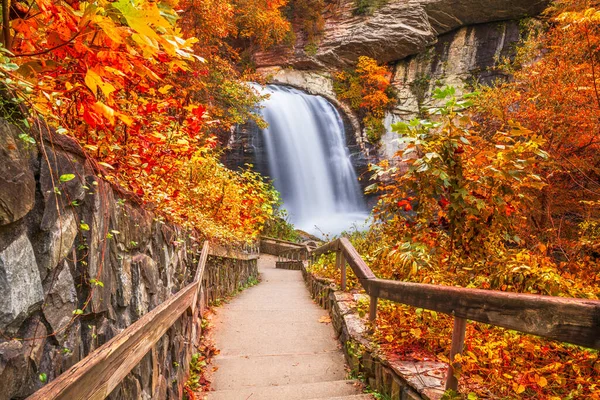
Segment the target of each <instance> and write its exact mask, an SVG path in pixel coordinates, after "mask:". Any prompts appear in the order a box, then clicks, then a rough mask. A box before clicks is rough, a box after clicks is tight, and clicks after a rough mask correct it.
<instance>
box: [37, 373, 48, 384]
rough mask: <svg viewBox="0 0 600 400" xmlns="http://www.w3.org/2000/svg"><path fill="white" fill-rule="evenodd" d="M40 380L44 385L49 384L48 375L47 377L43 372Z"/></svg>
mask: <svg viewBox="0 0 600 400" xmlns="http://www.w3.org/2000/svg"><path fill="white" fill-rule="evenodd" d="M38 378H39V379H40V382H42V383H46V382H48V375H46V373H45V372H42V373H41V374H39V375H38Z"/></svg>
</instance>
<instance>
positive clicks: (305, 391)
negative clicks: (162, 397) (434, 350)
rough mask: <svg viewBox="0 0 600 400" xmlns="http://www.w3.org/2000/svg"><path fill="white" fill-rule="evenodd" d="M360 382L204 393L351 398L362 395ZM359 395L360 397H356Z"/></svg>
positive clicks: (229, 397) (210, 397)
mask: <svg viewBox="0 0 600 400" xmlns="http://www.w3.org/2000/svg"><path fill="white" fill-rule="evenodd" d="M360 392H361V386H360V383H358V382H357V381H354V380H340V381H326V382H315V383H302V384H296V385H283V386H263V387H247V388H243V389H235V390H219V391H216V392H209V393H204V396H205V397H204V399H206V400H245V399H249V400H305V399H349V400H363V399H372V397H360V396H362V394H359V393H360ZM355 395H358V396H359V397H355Z"/></svg>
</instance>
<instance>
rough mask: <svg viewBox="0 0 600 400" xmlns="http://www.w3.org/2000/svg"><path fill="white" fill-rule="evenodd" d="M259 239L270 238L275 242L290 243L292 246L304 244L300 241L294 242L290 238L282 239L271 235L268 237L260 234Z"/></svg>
mask: <svg viewBox="0 0 600 400" xmlns="http://www.w3.org/2000/svg"><path fill="white" fill-rule="evenodd" d="M260 239H261V240H270V241H272V242H277V243H283V244H289V245H292V246H304V245H303V244H302V243H296V242H292V241H290V240H283V239H277V238H272V237H269V236H261V237H260Z"/></svg>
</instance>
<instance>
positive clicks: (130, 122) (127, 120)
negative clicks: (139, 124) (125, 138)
mask: <svg viewBox="0 0 600 400" xmlns="http://www.w3.org/2000/svg"><path fill="white" fill-rule="evenodd" d="M117 118H119V119H120V120H121V121H123V122H124V123H125V125H127V126H131V125H133V119H132V118H131V117H129V116H128V115H125V114H123V113H118V114H117Z"/></svg>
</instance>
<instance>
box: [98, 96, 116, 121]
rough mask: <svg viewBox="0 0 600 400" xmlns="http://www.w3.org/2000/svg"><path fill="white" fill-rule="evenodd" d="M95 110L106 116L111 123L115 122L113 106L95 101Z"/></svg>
mask: <svg viewBox="0 0 600 400" xmlns="http://www.w3.org/2000/svg"><path fill="white" fill-rule="evenodd" d="M94 110H95V111H96V112H97V113H98V114H101V115H102V116H103V117H104V118H106V119H107V120H108V121H109V122H110V123H111V125H114V124H115V110H113V109H112V108H111V107H109V106H107V105H106V104H104V103H102V102H99V101H97V102H96V103H94Z"/></svg>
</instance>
